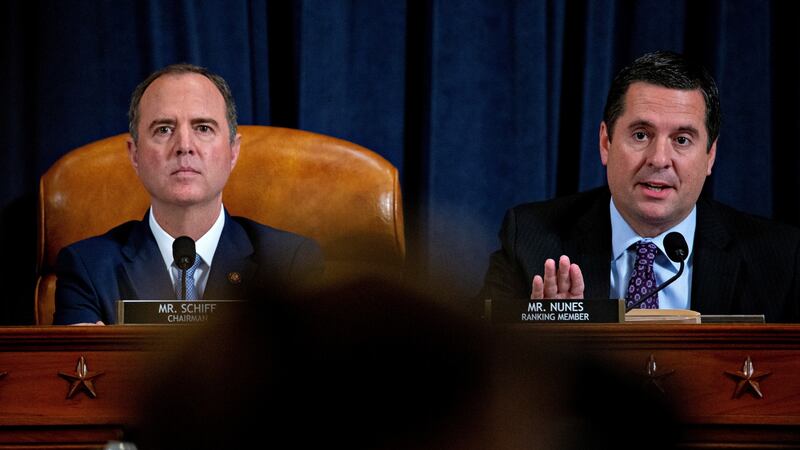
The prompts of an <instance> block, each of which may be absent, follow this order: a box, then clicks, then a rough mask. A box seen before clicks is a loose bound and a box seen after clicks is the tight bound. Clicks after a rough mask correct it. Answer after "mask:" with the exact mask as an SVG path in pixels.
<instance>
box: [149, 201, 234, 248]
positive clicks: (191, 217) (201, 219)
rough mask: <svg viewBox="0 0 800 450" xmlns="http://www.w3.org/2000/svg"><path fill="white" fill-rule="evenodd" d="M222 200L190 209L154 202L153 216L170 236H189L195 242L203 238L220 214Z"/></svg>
mask: <svg viewBox="0 0 800 450" xmlns="http://www.w3.org/2000/svg"><path fill="white" fill-rule="evenodd" d="M221 208H222V199H220V200H219V201H216V202H213V203H212V204H209V205H202V206H200V205H193V206H190V207H176V206H173V205H170V206H165V205H161V204H158V203H156V202H153V216H154V217H155V219H156V221H157V222H158V224H159V225H161V228H163V229H164V231H166V232H167V233H169V235H170V236H172V237H173V238H177V237H178V236H189V237H190V238H192V239H194V240H195V241H196V240H198V239H200V238H201V237H203V235H205V234H206V233H207V232H208V230H210V229H211V226H212V225H214V222H216V221H217V218H218V217H219V214H220V209H221Z"/></svg>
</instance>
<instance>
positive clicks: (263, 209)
mask: <svg viewBox="0 0 800 450" xmlns="http://www.w3.org/2000/svg"><path fill="white" fill-rule="evenodd" d="M239 131H240V133H241V134H242V147H241V152H240V155H239V161H238V163H237V165H236V168H235V169H234V170H233V173H232V174H231V177H230V179H229V181H228V185H227V186H226V188H225V191H224V192H223V203H224V204H225V207H226V208H227V209H228V211H229V212H230V213H231V214H232V215H239V216H245V217H248V218H251V219H253V220H256V221H258V222H261V223H264V224H267V225H270V226H273V227H275V228H280V229H284V230H288V231H292V232H295V233H298V234H301V235H304V236H308V237H311V238H314V239H315V240H316V241H317V242H319V244H320V246H322V249H323V251H324V253H325V264H326V267H325V269H326V271H325V274H326V279H327V280H328V281H331V280H338V279H341V278H346V277H350V276H354V275H358V274H360V273H362V272H364V271H371V272H372V271H375V270H379V271H380V272H381V273H382V274H383V275H387V274H388V275H390V276H399V274H400V273H401V270H402V264H403V260H404V257H405V237H404V234H403V209H402V199H401V194H400V183H399V181H398V174H397V169H396V168H395V167H394V166H392V164H390V163H389V162H388V161H386V160H385V159H384V158H382V157H381V156H380V155H378V154H376V153H374V152H372V151H370V150H368V149H366V148H363V147H360V146H358V145H355V144H353V143H351V142H347V141H343V140H341V139H335V138H332V137H329V136H324V135H321V134H316V133H310V132H306V131H300V130H292V129H286V128H276V127H266V126H255V125H251V126H247V125H243V126H241V127H240V128H239ZM127 137H128V135H127V134H120V135H117V136H113V137H110V138H107V139H103V140H100V141H96V142H93V143H91V144H88V145H86V146H83V147H81V148H78V149H75V150H73V151H71V152H69V153H67V154H66V155H64V156H63V157H61V159H59V160H58V161H57V162H56V163H55V164H54V165H53V166H52V167H51V168H50V169H49V170H48V171H47V173H45V174H44V175H43V176H42V178H41V180H40V185H39V211H38V213H39V220H38V226H39V228H38V241H39V242H38V256H37V262H38V265H37V268H38V279H37V285H36V294H35V295H36V299H35V300H36V303H35V314H36V321H37V323H38V324H50V323H52V321H53V311H54V310H55V285H56V276H55V274H54V273H53V268H54V264H55V261H56V256H57V255H58V252H59V250H60V249H61V248H62V247H64V246H67V245H69V244H71V243H73V242H75V241H78V240H80V239H84V238H87V237H90V236H95V235H98V234H102V233H105V232H106V231H108V230H109V229H111V228H113V227H114V226H116V225H118V224H121V223H123V222H125V221H128V220H138V219H141V218H142V217H143V216H144V213H145V212H146V210H147V208H148V207H149V204H150V201H149V196H148V194H147V192H146V191H145V190H144V188H143V187H142V185H141V183H140V182H139V179H138V178H137V176H136V173H135V172H134V171H133V168H132V167H131V164H130V161H129V160H128V153H127V150H126V145H125V140H126V138H127Z"/></svg>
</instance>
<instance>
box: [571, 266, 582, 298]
mask: <svg viewBox="0 0 800 450" xmlns="http://www.w3.org/2000/svg"><path fill="white" fill-rule="evenodd" d="M569 280H570V288H569V298H583V273H581V268H580V267H578V265H577V264H571V265H570V266H569Z"/></svg>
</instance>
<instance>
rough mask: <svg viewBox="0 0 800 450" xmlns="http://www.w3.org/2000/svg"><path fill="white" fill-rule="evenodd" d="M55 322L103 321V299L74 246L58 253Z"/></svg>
mask: <svg viewBox="0 0 800 450" xmlns="http://www.w3.org/2000/svg"><path fill="white" fill-rule="evenodd" d="M56 275H57V276H58V280H57V281H56V312H55V316H54V319H53V323H54V324H55V325H78V324H91V325H94V324H102V320H103V318H102V312H101V308H100V300H99V297H98V294H97V292H96V290H95V289H94V286H93V284H92V281H91V279H90V277H89V271H88V270H87V268H86V266H85V264H84V263H83V260H82V259H81V257H80V256H79V255H78V254H77V253H76V252H75V250H74V249H72V248H71V247H66V248H64V249H62V250H61V251H60V252H59V253H58V260H57V262H56Z"/></svg>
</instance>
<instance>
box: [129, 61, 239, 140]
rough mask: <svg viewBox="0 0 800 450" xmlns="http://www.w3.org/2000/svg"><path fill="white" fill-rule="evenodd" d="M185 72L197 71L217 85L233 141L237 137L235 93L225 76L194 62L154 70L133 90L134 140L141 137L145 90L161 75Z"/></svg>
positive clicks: (131, 114)
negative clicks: (140, 122)
mask: <svg viewBox="0 0 800 450" xmlns="http://www.w3.org/2000/svg"><path fill="white" fill-rule="evenodd" d="M185 73H196V74H199V75H202V76H204V77H206V78H208V79H209V80H211V82H212V83H214V86H216V87H217V89H218V90H219V93H220V94H222V98H223V99H225V116H226V118H227V120H228V129H229V131H230V140H231V142H233V140H234V139H235V138H236V127H237V125H236V102H235V101H234V100H233V94H232V93H231V88H230V87H228V83H227V82H226V81H225V79H224V78H222V77H221V76H219V75H217V74H215V73H213V72H211V71H209V70H208V69H206V68H205V67H200V66H195V65H194V64H185V63H180V64H171V65H169V66H166V67H164V68H163V69H160V70H158V71H156V72H153V73H152V74H150V76H148V77H147V78H146V79H145V80H144V81H142V82H141V83H139V85H138V86H136V89H134V90H133V94H131V104H130V107H129V108H128V132H130V134H131V137H133V140H134V142H136V141H137V140H138V139H139V131H138V130H137V127H138V126H139V103H140V102H141V101H142V96H143V95H144V91H145V90H147V88H148V86H150V84H152V83H153V81H155V80H156V79H157V78H159V77H162V76H164V75H181V74H185Z"/></svg>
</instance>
